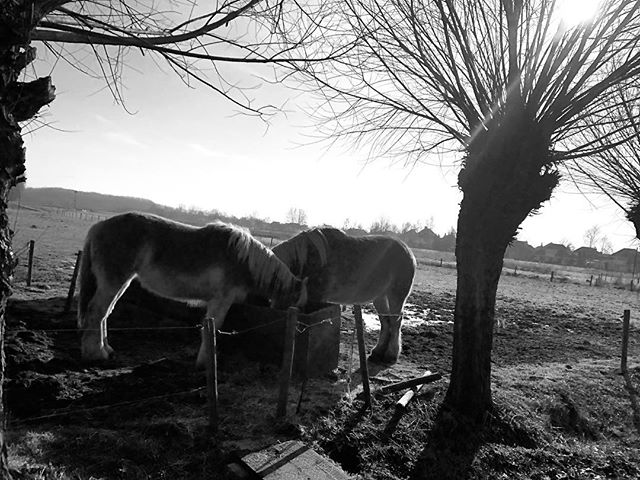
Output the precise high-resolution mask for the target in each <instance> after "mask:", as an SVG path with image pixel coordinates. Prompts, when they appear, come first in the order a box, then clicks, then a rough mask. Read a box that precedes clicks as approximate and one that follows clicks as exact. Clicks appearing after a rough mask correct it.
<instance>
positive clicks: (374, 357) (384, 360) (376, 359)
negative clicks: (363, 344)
mask: <svg viewBox="0 0 640 480" xmlns="http://www.w3.org/2000/svg"><path fill="white" fill-rule="evenodd" d="M368 360H369V361H370V362H371V363H376V364H378V365H393V364H394V363H396V362H397V361H398V357H387V356H385V355H379V354H377V353H375V352H371V355H369V358H368Z"/></svg>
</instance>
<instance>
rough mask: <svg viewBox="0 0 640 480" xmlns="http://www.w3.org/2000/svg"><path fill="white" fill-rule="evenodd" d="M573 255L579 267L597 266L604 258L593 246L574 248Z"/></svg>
mask: <svg viewBox="0 0 640 480" xmlns="http://www.w3.org/2000/svg"><path fill="white" fill-rule="evenodd" d="M573 257H574V259H575V263H576V265H577V266H578V267H597V266H599V264H600V262H601V261H602V259H603V255H602V254H601V253H600V252H599V251H598V250H596V249H595V248H591V247H580V248H578V249H576V250H574V252H573Z"/></svg>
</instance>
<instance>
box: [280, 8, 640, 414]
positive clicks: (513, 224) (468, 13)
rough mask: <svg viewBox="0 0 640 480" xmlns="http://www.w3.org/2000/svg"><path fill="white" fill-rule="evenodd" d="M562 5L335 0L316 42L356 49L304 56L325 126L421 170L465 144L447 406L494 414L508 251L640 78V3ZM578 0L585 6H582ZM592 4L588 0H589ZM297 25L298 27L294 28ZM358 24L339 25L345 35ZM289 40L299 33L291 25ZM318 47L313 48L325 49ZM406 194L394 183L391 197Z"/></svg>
mask: <svg viewBox="0 0 640 480" xmlns="http://www.w3.org/2000/svg"><path fill="white" fill-rule="evenodd" d="M561 3H562V2H560V1H559V2H555V1H552V0H480V1H474V2H470V1H467V0H430V1H420V0H392V1H382V0H380V1H377V0H339V1H333V2H332V1H329V2H322V4H323V6H324V9H325V15H326V16H327V17H331V21H327V22H326V24H328V25H331V26H332V28H331V29H326V30H324V31H320V30H318V31H316V32H315V33H316V34H323V35H324V37H323V38H317V39H316V42H312V43H311V44H310V45H311V46H313V47H314V48H318V49H320V50H319V52H322V51H323V50H322V49H327V48H331V49H335V48H340V47H344V46H345V45H347V44H350V45H351V48H350V50H349V53H348V55H346V56H343V57H341V58H340V59H339V60H338V61H335V62H331V63H329V64H320V65H318V64H314V65H302V66H300V65H298V67H299V68H298V70H297V71H296V72H295V73H294V74H293V75H297V77H298V79H299V80H301V81H302V83H301V85H303V86H302V87H301V88H305V86H306V87H307V88H308V89H309V90H310V91H316V92H319V93H320V95H321V101H322V102H324V105H325V107H326V108H325V109H321V110H320V111H318V112H317V120H318V122H319V123H320V125H322V126H323V127H324V133H325V134H326V135H327V136H329V137H330V138H332V139H334V140H335V139H337V140H340V139H345V140H348V141H351V142H353V144H354V145H356V147H357V146H358V145H364V146H365V147H368V148H370V149H371V150H370V152H371V155H372V156H376V157H380V156H401V157H402V158H404V159H406V162H407V164H408V165H414V164H415V163H416V162H419V161H421V160H423V159H425V158H428V156H429V155H432V154H440V155H442V154H453V155H455V154H456V153H455V152H462V153H459V156H460V171H459V175H458V186H459V188H460V190H461V192H462V194H463V198H462V201H461V204H460V211H459V216H458V223H457V239H456V261H457V273H458V275H457V291H456V306H455V313H454V320H455V322H454V343H453V362H452V372H451V381H450V384H449V388H448V392H447V396H446V400H445V404H447V405H448V406H449V407H452V408H453V410H454V411H455V412H457V413H458V414H462V415H463V416H464V417H467V418H470V419H472V420H473V421H475V422H481V421H482V420H483V419H484V418H485V417H486V415H487V414H488V413H490V412H491V411H492V395H491V347H492V343H493V327H494V315H495V301H496V291H497V287H498V281H499V279H500V274H501V271H502V265H503V258H504V253H505V250H506V248H507V246H508V244H509V243H510V242H511V241H512V239H513V238H514V237H515V235H516V234H517V231H518V228H519V226H520V224H521V223H522V222H523V221H524V219H525V218H526V217H527V216H528V215H529V214H531V213H532V212H534V211H536V210H537V209H539V208H540V207H541V206H542V204H543V203H544V202H545V201H546V200H548V199H549V198H550V196H551V194H552V192H553V190H554V188H555V187H556V186H557V185H558V182H559V180H560V175H559V172H558V167H559V165H560V164H562V163H563V162H565V161H567V160H573V161H576V160H577V159H578V158H582V157H587V156H590V155H592V154H593V153H594V152H596V151H599V150H601V146H599V145H596V144H594V143H593V142H590V141H584V142H580V141H579V137H580V136H579V135H578V134H579V132H580V130H581V129H583V128H584V126H585V124H586V125H588V124H589V123H590V122H597V121H599V119H600V118H603V117H606V116H607V114H608V112H609V109H610V108H611V105H612V103H611V102H610V99H611V98H613V96H614V92H615V91H616V89H617V87H619V86H620V85H624V84H625V83H627V82H629V81H630V80H633V79H636V78H637V76H638V74H639V73H640V49H639V48H638V42H639V41H640V12H639V11H638V9H639V7H640V2H639V1H603V2H602V3H601V4H600V5H599V6H598V9H597V11H596V12H595V14H594V16H593V18H590V19H589V21H586V22H583V23H580V24H575V25H571V24H570V22H571V19H570V17H569V14H571V13H574V12H572V11H571V9H570V8H569V9H564V15H565V16H563V8H562V5H561ZM583 3H584V2H582V3H580V4H577V3H576V4H575V5H574V11H575V9H578V11H579V12H580V13H582V12H583V10H584V9H585V8H586V6H585V5H584V4H583ZM587 3H588V2H587ZM288 31H291V30H290V29H289V30H288ZM338 31H341V32H346V34H342V35H340V34H337V33H336V32H338ZM284 36H285V37H286V34H284ZM314 51H315V50H311V52H314ZM385 194H386V195H390V196H392V195H393V191H391V190H390V191H388V192H385Z"/></svg>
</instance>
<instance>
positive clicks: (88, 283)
mask: <svg viewBox="0 0 640 480" xmlns="http://www.w3.org/2000/svg"><path fill="white" fill-rule="evenodd" d="M78 286H79V288H80V292H79V293H78V328H84V326H85V319H86V317H87V309H88V308H89V302H90V301H91V299H92V298H93V296H94V295H95V293H96V290H97V289H98V282H97V280H96V276H95V274H94V273H93V270H92V269H91V235H90V234H89V235H87V239H86V240H85V242H84V249H83V250H82V259H81V262H80V274H79V277H78Z"/></svg>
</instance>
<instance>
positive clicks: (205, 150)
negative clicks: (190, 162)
mask: <svg viewBox="0 0 640 480" xmlns="http://www.w3.org/2000/svg"><path fill="white" fill-rule="evenodd" d="M186 145H187V147H188V148H189V149H191V150H193V151H194V152H195V153H197V154H199V155H204V156H207V157H214V158H225V157H226V155H225V154H224V153H223V152H219V151H216V150H211V149H210V148H209V147H205V146H204V145H202V144H201V143H187V144H186Z"/></svg>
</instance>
